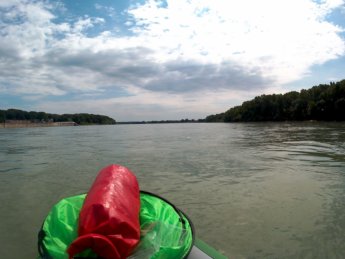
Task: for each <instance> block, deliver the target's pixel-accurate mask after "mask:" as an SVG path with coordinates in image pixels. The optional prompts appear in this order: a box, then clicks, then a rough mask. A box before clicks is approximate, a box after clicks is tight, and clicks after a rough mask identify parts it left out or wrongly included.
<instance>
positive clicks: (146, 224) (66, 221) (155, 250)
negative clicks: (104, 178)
mask: <svg viewBox="0 0 345 259" xmlns="http://www.w3.org/2000/svg"><path fill="white" fill-rule="evenodd" d="M85 196H86V194H81V195H77V196H72V197H68V198H64V199H62V200H61V201H59V202H58V203H57V204H55V205H54V206H53V208H52V209H51V211H50V212H49V214H48V216H47V217H46V219H45V220H44V223H43V225H42V228H41V230H40V232H39V235H38V252H39V258H45V259H47V258H53V259H60V258H61V259H64V258H68V254H67V252H66V250H67V248H68V247H69V245H70V244H71V243H72V242H73V240H74V239H75V238H76V237H77V229H78V217H79V212H80V209H81V207H82V205H83V202H84V199H85ZM139 217H140V229H141V237H140V242H139V245H138V246H137V247H136V249H135V250H134V251H133V253H132V254H131V255H130V257H129V258H130V259H136V258H140V259H142V258H152V259H155V258H166V259H169V258H171V259H176V258H188V259H196V258H198V259H203V258H216V259H217V258H226V257H225V256H223V255H221V254H220V253H219V252H217V251H216V250H215V249H213V248H212V247H210V246H209V245H207V244H206V243H205V242H203V241H201V240H199V239H196V238H195V231H194V227H193V224H192V222H191V220H190V219H189V218H188V217H187V215H186V214H185V213H183V212H182V211H181V210H179V209H178V208H176V207H175V206H174V205H173V204H171V203H170V202H169V201H167V200H166V199H164V198H162V197H159V196H157V195H155V194H152V193H149V192H144V191H141V192H140V215H139ZM75 258H98V256H97V255H96V254H95V253H93V251H91V250H86V251H84V252H82V253H80V254H78V255H77V257H75Z"/></svg>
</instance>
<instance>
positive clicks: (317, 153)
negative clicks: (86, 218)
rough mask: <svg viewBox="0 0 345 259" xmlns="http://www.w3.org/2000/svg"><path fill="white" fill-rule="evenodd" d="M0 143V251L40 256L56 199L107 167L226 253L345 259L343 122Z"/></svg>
mask: <svg viewBox="0 0 345 259" xmlns="http://www.w3.org/2000/svg"><path fill="white" fill-rule="evenodd" d="M0 143H1V145H0V190H1V195H0V202H1V205H2V206H1V207H0V210H1V211H0V233H2V234H1V235H0V243H1V247H2V253H3V258H35V256H36V255H37V252H36V240H37V238H36V235H37V232H38V229H39V228H40V225H41V224H42V221H43V219H44V217H45V216H46V214H47V213H48V211H49V209H50V208H51V206H52V205H53V204H54V203H56V202H57V201H58V200H59V199H61V198H62V197H66V196H69V195H75V194H79V193H83V192H86V191H87V190H88V188H89V187H90V185H91V183H92V181H93V179H94V177H95V176H96V174H97V172H98V171H99V170H100V169H101V168H102V167H104V166H106V165H108V164H110V163H119V164H122V165H125V166H127V167H129V168H130V169H131V170H132V171H133V172H134V173H136V175H137V176H138V180H139V184H140V186H141V188H142V189H144V190H148V191H151V192H155V193H157V194H160V195H163V196H165V197H166V198H168V199H169V200H171V201H172V202H173V203H175V204H176V205H177V206H178V207H180V208H181V209H182V210H184V211H185V212H186V213H187V214H188V215H189V216H190V217H191V219H192V221H193V223H194V225H195V227H196V231H197V236H198V237H200V238H202V239H203V240H205V241H206V242H208V243H210V244H211V245H213V246H214V247H215V248H217V249H218V250H220V251H222V252H223V253H224V254H225V255H227V256H228V257H230V258H343V257H344V256H345V252H344V251H345V216H344V215H345V203H344V202H343V200H344V199H343V197H344V194H345V193H344V192H345V175H344V172H345V170H344V169H345V155H344V154H345V124H344V123H248V124H241V123H239V124H168V125H164V124H162V125H116V126H93V127H60V128H25V129H0ZM19 247H20V249H18V248H19Z"/></svg>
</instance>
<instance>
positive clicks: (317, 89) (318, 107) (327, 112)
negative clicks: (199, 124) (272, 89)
mask: <svg viewBox="0 0 345 259" xmlns="http://www.w3.org/2000/svg"><path fill="white" fill-rule="evenodd" d="M205 120H206V122H242V121H243V122H246V121H248V122H249V121H303V120H320V121H344V120H345V80H342V81H339V82H336V83H335V82H330V84H320V85H318V86H314V87H312V88H310V89H307V90H305V89H303V90H301V91H300V92H296V91H293V92H288V93H286V94H271V95H261V96H257V97H255V98H254V99H253V100H250V101H246V102H243V103H242V105H239V106H235V107H233V108H230V109H229V110H228V111H226V112H224V113H220V114H215V115H209V116H207V117H206V119H205Z"/></svg>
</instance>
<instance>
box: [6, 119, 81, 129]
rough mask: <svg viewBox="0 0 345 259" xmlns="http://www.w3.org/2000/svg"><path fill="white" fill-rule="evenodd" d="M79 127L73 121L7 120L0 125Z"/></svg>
mask: <svg viewBox="0 0 345 259" xmlns="http://www.w3.org/2000/svg"><path fill="white" fill-rule="evenodd" d="M65 126H79V125H78V124H77V123H75V122H74V121H61V122H32V121H29V120H7V121H5V122H2V123H0V128H36V127H65Z"/></svg>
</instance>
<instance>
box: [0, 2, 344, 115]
mask: <svg viewBox="0 0 345 259" xmlns="http://www.w3.org/2000/svg"><path fill="white" fill-rule="evenodd" d="M343 7H344V1H342V0H323V1H320V2H319V3H317V2H315V1H312V0H289V1H287V0H262V1H253V0H242V1H235V0H229V1H223V0H203V1H196V0H190V1H185V0H168V1H167V5H163V4H162V3H161V2H159V1H158V2H157V1H153V0H149V1H147V2H146V3H144V4H142V5H135V6H132V7H131V8H130V10H128V15H129V17H128V20H127V22H124V24H123V25H125V26H127V27H128V28H130V30H132V32H133V33H134V34H131V35H130V36H123V35H120V34H115V33H114V32H110V31H103V32H99V34H96V35H94V34H93V35H94V36H92V37H91V36H88V34H87V33H88V30H89V29H91V28H92V29H95V27H96V26H98V25H100V24H104V23H105V19H104V18H102V17H91V16H84V17H80V18H79V19H77V20H74V21H72V22H70V23H66V22H60V23H59V22H57V20H56V19H55V18H57V17H56V15H55V14H54V13H53V6H52V5H50V4H47V2H40V1H30V0H16V1H14V0H13V1H5V0H2V1H1V2H0V29H1V31H0V41H1V45H0V89H2V90H1V91H2V92H4V91H8V92H12V93H15V94H20V93H22V94H31V95H32V94H37V95H41V96H46V95H61V96H63V95H67V94H69V93H71V92H72V93H100V92H102V93H104V92H106V91H107V89H109V88H120V89H122V90H123V91H125V92H128V93H129V94H130V95H131V96H130V97H128V96H127V97H121V98H115V99H111V98H109V99H105V100H101V101H92V102H90V101H89V100H88V101H85V102H82V101H79V103H78V105H74V104H75V103H74V102H70V103H67V102H66V103H64V105H63V106H61V103H57V104H54V103H44V104H43V103H42V106H43V105H44V106H45V107H44V108H47V111H49V110H48V108H49V107H48V106H49V105H50V106H51V107H54V106H56V107H60V108H61V107H64V108H65V109H70V110H71V111H72V110H73V109H77V108H78V109H79V108H82V107H85V109H88V108H87V107H92V108H94V109H101V108H97V107H99V105H100V103H102V105H103V106H104V109H107V110H111V109H115V110H119V109H121V110H122V112H123V114H127V115H130V114H129V112H130V110H129V108H130V107H131V109H132V110H133V112H131V114H132V116H134V114H136V111H137V110H138V109H139V108H140V110H143V113H142V114H143V116H145V119H150V116H149V114H150V112H152V114H154V112H155V111H156V112H157V111H159V109H157V108H156V106H159V107H160V108H161V109H163V110H164V112H165V115H166V114H168V111H171V116H173V112H176V114H180V115H181V116H182V115H183V112H185V113H189V114H199V115H200V114H202V113H203V112H200V109H204V108H201V107H207V110H206V109H205V112H206V113H207V114H209V113H213V112H217V111H218V112H219V111H223V110H225V109H227V108H228V107H229V105H233V104H238V102H240V101H237V103H236V99H237V100H243V99H245V98H246V97H250V96H253V95H256V94H258V93H259V94H261V93H267V92H271V91H272V89H279V86H281V85H282V84H284V83H289V82H292V81H294V80H297V79H300V78H301V77H303V76H305V75H307V74H308V73H309V70H310V68H311V67H312V66H313V65H315V64H322V63H324V62H327V61H329V60H332V59H336V58H337V57H339V56H342V55H344V54H345V44H344V39H342V38H341V37H340V36H339V35H340V33H341V32H344V28H341V27H339V26H336V25H334V24H332V23H330V22H328V21H327V19H326V17H327V15H329V14H330V13H331V12H332V11H333V10H335V9H336V8H343ZM95 8H96V9H98V10H106V11H107V14H108V15H110V14H111V13H114V9H113V8H111V7H106V6H101V5H99V4H95ZM114 26H115V27H116V26H118V24H114ZM192 100H195V101H192ZM73 103H74V104H73ZM88 105H89V106H88ZM144 107H147V108H146V109H145V108H144ZM41 108H43V107H41ZM52 109H53V108H52ZM102 109H103V108H102ZM144 111H145V112H144ZM55 112H58V110H56V111H55ZM76 112H77V111H76ZM89 112H90V111H89ZM207 114H206V115H207ZM146 115H147V116H146ZM114 116H115V118H117V117H118V115H116V114H115V115H114ZM135 116H137V118H138V119H139V115H135ZM152 116H153V117H154V118H159V115H158V113H157V114H156V115H152ZM123 117H125V116H123ZM153 117H151V118H153ZM183 117H184V116H183ZM175 118H176V117H175ZM162 119H163V118H162Z"/></svg>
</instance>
